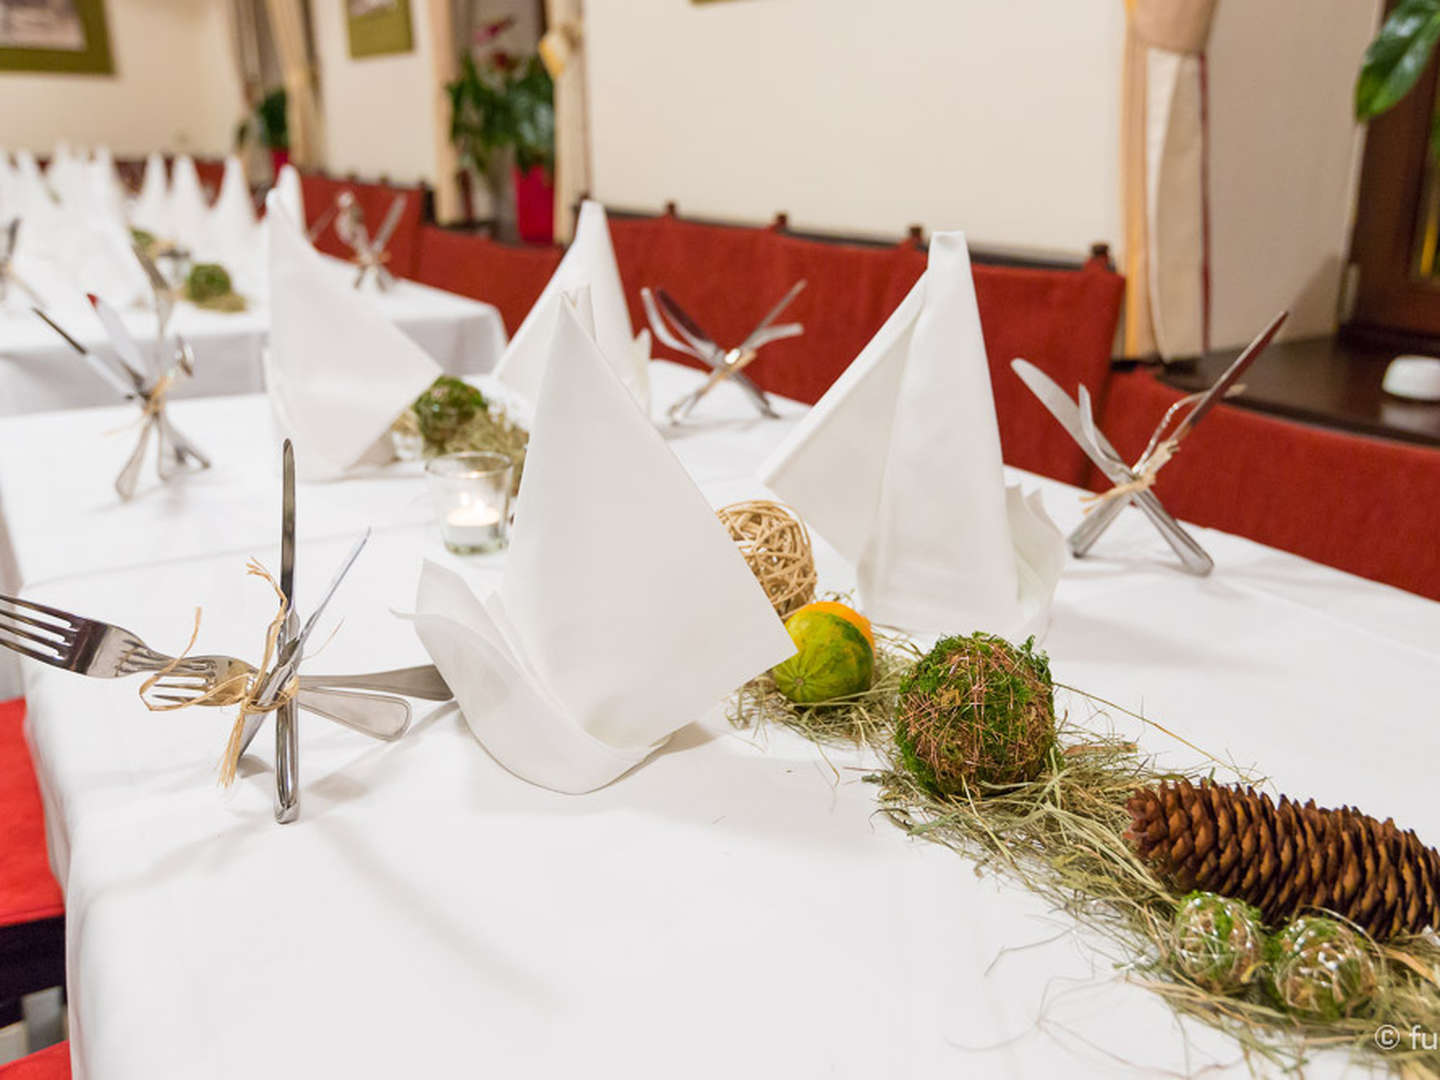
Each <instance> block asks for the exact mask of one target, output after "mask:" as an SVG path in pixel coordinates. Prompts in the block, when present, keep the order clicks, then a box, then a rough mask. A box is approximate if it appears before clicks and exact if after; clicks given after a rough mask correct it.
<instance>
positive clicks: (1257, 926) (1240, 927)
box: [1171, 892, 1265, 994]
mask: <svg viewBox="0 0 1440 1080" xmlns="http://www.w3.org/2000/svg"><path fill="white" fill-rule="evenodd" d="M1171 933H1172V938H1171V948H1172V956H1173V958H1174V963H1175V967H1176V969H1177V970H1178V971H1179V972H1180V973H1181V974H1182V975H1184V976H1185V977H1186V978H1188V979H1189V980H1190V981H1191V982H1194V983H1196V984H1197V985H1199V986H1202V987H1204V988H1205V989H1207V990H1211V991H1214V992H1215V993H1218V994H1234V993H1237V992H1239V991H1240V990H1243V989H1244V988H1245V987H1246V986H1249V985H1250V983H1252V982H1254V980H1255V976H1256V975H1257V974H1259V972H1260V970H1261V969H1262V968H1263V967H1264V965H1265V928H1264V926H1262V925H1261V922H1260V913H1259V912H1258V911H1256V910H1255V909H1254V908H1253V907H1251V906H1250V905H1249V904H1246V903H1243V902H1241V901H1239V900H1232V899H1230V898H1229V897H1227V896H1218V895H1216V894H1215V893H1210V892H1194V893H1191V894H1190V895H1189V896H1187V897H1185V898H1184V899H1183V900H1181V901H1180V907H1179V910H1177V911H1176V912H1175V923H1174V926H1173V928H1172V931H1171Z"/></svg>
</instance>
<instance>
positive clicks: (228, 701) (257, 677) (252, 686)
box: [140, 559, 300, 787]
mask: <svg viewBox="0 0 1440 1080" xmlns="http://www.w3.org/2000/svg"><path fill="white" fill-rule="evenodd" d="M245 572H246V574H249V575H251V576H253V577H259V578H264V579H265V580H266V581H267V582H268V583H269V584H270V587H271V588H272V589H273V590H275V598H276V600H277V601H278V602H279V605H280V607H279V610H278V611H276V612H275V617H274V618H273V619H271V620H270V625H269V627H268V628H267V629H266V631H265V651H264V653H263V654H262V656H261V657H260V663H259V665H258V670H256V671H254V672H245V671H242V672H240V673H239V674H237V675H232V676H231V677H230V678H228V679H224V680H222V681H221V682H218V683H216V684H215V685H214V686H212V687H210V689H209V690H206V691H205V692H204V693H203V694H200V695H199V696H198V697H195V698H192V699H191V700H189V701H182V702H166V703H163V704H159V703H156V702H153V701H151V700H150V699H149V698H148V697H147V696H146V695H147V694H148V693H149V691H150V690H151V689H152V688H153V687H154V686H155V684H156V683H158V682H159V681H160V680H161V679H163V678H164V677H165V676H166V675H169V674H170V673H171V672H173V671H174V670H175V669H176V668H177V667H178V666H179V665H180V663H181V662H182V661H183V660H184V659H185V657H186V656H188V655H189V653H190V650H191V649H193V648H194V647H195V639H196V638H197V637H199V635H200V609H199V608H196V609H195V625H194V627H193V628H192V629H191V631H190V640H189V641H188V642H186V644H185V648H184V649H182V650H181V652H180V655H179V656H177V657H175V659H173V660H171V661H170V662H169V663H168V664H166V665H165V666H164V667H163V668H161V669H160V670H159V671H157V672H155V673H154V674H153V675H151V676H150V677H149V678H148V679H146V680H145V681H144V682H143V683H141V684H140V700H141V701H143V702H144V703H145V707H146V708H147V709H149V710H150V711H151V712H175V711H176V710H178V709H189V708H192V707H193V706H196V705H238V706H239V711H238V712H237V713H236V714H235V723H234V724H232V725H231V727H230V737H229V739H227V740H226V743H225V756H224V757H223V758H222V759H221V761H220V786H221V787H229V786H230V785H231V784H232V783H233V782H234V780H235V772H236V769H237V768H238V767H239V765H240V749H241V747H240V740H241V737H242V735H243V734H244V731H245V719H246V717H248V716H253V715H254V714H256V713H267V712H274V711H275V710H276V709H278V708H281V707H282V706H284V705H287V704H289V702H290V701H292V700H293V699H294V697H295V695H296V694H297V693H299V691H300V679H299V677H298V676H297V677H296V678H293V679H291V680H290V681H289V682H288V683H286V684H285V685H284V686H282V687H281V688H280V689H279V690H278V691H277V692H276V694H275V696H274V698H273V699H272V700H270V701H264V702H262V701H259V700H258V695H259V693H260V691H261V689H262V688H263V687H264V686H265V683H266V681H267V680H268V679H269V678H270V673H271V671H272V669H273V668H274V665H275V662H276V661H277V660H278V659H279V657H278V655H277V653H278V652H279V650H278V649H277V647H276V643H277V642H278V641H279V638H280V628H281V627H282V626H284V625H285V617H286V616H287V615H288V614H289V613H290V606H289V605H288V604H287V603H286V602H285V594H284V593H282V592H281V591H280V584H279V582H277V581H276V580H275V578H274V576H273V575H272V574H271V573H270V571H269V570H266V569H265V567H263V566H261V565H260V563H258V562H257V561H256V560H254V559H251V560H250V561H249V562H248V563H246V565H245Z"/></svg>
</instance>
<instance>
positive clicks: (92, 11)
mask: <svg viewBox="0 0 1440 1080" xmlns="http://www.w3.org/2000/svg"><path fill="white" fill-rule="evenodd" d="M0 71H50V72H59V73H70V74H75V75H110V74H112V73H113V72H114V71H115V64H114V61H113V60H112V59H111V56H110V35H109V33H108V32H107V31H106V29H105V0H0Z"/></svg>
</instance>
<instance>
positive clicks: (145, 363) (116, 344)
mask: <svg viewBox="0 0 1440 1080" xmlns="http://www.w3.org/2000/svg"><path fill="white" fill-rule="evenodd" d="M86 297H87V298H88V299H89V301H90V306H91V307H93V308H94V309H95V314H96V315H97V316H98V317H99V319H100V325H101V326H103V327H104V328H105V336H106V337H108V338H109V339H110V345H111V346H112V347H113V348H114V350H115V355H116V356H118V357H119V358H120V362H121V363H122V364H124V365H125V367H126V368H128V369H129V374H130V376H131V378H132V380H133V381H134V383H135V389H136V390H138V391H140V392H141V393H144V391H145V389H146V385H147V377H148V381H149V382H153V381H154V380H156V379H158V378H159V377H160V373H159V372H158V371H156V370H155V362H154V360H153V358H152V359H148V360H147V359H146V358H145V356H144V355H143V354H142V353H141V351H140V346H139V344H138V343H137V342H136V341H135V338H134V337H133V336H132V335H131V333H130V328H129V327H127V326H126V325H125V323H124V321H123V320H122V319H121V318H120V313H119V312H117V311H116V310H115V309H114V308H112V307H111V306H110V305H109V304H107V303H106V302H105V301H104V300H102V299H100V297H98V296H96V295H95V294H94V293H86Z"/></svg>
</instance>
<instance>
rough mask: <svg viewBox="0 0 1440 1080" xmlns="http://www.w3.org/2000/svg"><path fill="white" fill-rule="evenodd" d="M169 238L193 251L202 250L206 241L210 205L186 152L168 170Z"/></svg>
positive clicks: (193, 163) (193, 164) (192, 160)
mask: <svg viewBox="0 0 1440 1080" xmlns="http://www.w3.org/2000/svg"><path fill="white" fill-rule="evenodd" d="M168 216H169V219H170V232H171V234H172V235H171V237H170V239H171V240H173V241H174V242H175V243H177V244H179V245H181V246H182V247H186V248H189V249H190V250H191V251H192V252H197V251H203V250H204V249H205V246H206V244H207V242H208V240H209V236H208V231H207V225H208V224H209V219H210V205H209V203H208V202H206V200H205V192H204V190H202V189H201V187H200V174H199V173H198V172H196V171H195V161H194V159H193V158H191V157H190V155H189V154H181V155H180V156H179V157H177V158H176V159H175V163H174V165H173V166H172V167H171V171H170V205H169V207H168Z"/></svg>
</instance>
